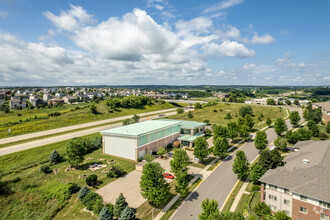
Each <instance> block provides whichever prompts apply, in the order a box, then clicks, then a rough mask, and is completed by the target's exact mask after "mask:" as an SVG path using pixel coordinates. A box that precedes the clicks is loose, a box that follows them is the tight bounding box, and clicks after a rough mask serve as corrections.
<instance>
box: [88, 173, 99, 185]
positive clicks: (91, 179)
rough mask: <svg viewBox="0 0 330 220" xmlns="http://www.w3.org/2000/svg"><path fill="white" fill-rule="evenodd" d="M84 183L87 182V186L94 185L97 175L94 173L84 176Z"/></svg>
mask: <svg viewBox="0 0 330 220" xmlns="http://www.w3.org/2000/svg"><path fill="white" fill-rule="evenodd" d="M86 184H87V185H88V186H92V187H95V186H96V184H97V175H95V174H92V175H89V176H88V177H87V178H86Z"/></svg>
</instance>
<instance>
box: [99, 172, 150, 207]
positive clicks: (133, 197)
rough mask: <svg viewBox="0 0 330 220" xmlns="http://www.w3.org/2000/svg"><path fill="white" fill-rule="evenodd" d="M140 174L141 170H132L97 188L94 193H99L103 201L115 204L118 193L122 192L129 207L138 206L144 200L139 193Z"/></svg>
mask: <svg viewBox="0 0 330 220" xmlns="http://www.w3.org/2000/svg"><path fill="white" fill-rule="evenodd" d="M141 176H142V172H141V171H138V170H134V171H132V172H130V173H128V174H127V175H126V176H124V177H121V178H119V179H117V180H116V181H113V182H112V183H109V184H108V185H106V186H104V187H102V188H100V189H98V190H97V191H96V193H98V194H100V195H101V196H102V197H103V200H104V201H105V202H111V203H112V204H115V203H116V199H117V198H118V196H119V194H120V193H123V194H124V196H125V198H126V201H127V203H128V205H129V207H132V208H138V207H139V206H140V205H142V203H144V202H145V201H146V200H145V199H144V198H143V197H142V196H141V193H140V179H141Z"/></svg>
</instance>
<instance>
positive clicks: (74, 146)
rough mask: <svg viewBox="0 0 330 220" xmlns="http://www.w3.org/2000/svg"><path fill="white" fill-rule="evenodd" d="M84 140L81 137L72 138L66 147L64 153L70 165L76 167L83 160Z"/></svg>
mask: <svg viewBox="0 0 330 220" xmlns="http://www.w3.org/2000/svg"><path fill="white" fill-rule="evenodd" d="M85 149H86V147H85V142H84V140H83V139H82V138H79V137H78V138H73V139H72V140H71V141H70V142H69V144H68V145H67V147H66V154H67V156H68V161H69V163H70V165H71V166H74V167H77V166H78V165H79V164H80V163H81V162H83V161H84V155H85V153H86V151H85Z"/></svg>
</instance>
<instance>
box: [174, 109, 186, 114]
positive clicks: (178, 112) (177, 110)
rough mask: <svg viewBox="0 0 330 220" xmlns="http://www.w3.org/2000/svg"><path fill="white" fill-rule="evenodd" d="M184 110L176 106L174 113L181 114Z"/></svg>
mask: <svg viewBox="0 0 330 220" xmlns="http://www.w3.org/2000/svg"><path fill="white" fill-rule="evenodd" d="M183 112H184V109H183V108H177V109H176V113H177V114H182V113H183Z"/></svg>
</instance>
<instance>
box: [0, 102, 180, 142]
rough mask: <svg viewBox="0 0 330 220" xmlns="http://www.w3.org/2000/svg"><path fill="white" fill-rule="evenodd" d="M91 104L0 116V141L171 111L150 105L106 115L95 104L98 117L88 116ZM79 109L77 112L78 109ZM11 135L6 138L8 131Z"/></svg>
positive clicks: (166, 105)
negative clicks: (23, 135) (108, 120)
mask: <svg viewBox="0 0 330 220" xmlns="http://www.w3.org/2000/svg"><path fill="white" fill-rule="evenodd" d="M91 104H92V103H82V104H78V105H71V104H65V105H63V106H60V107H53V108H40V109H32V110H31V109H23V110H16V111H13V113H8V114H5V113H3V112H0V138H5V137H10V136H16V135H21V134H27V133H32V132H38V131H44V130H49V129H55V128H60V127H65V126H70V125H77V124H82V123H87V122H93V121H98V120H104V119H110V118H116V117H121V116H126V115H133V114H139V113H144V112H150V111H157V110H163V109H169V108H174V106H173V105H172V104H169V103H164V104H161V103H160V102H153V104H152V105H146V106H145V107H143V108H139V109H133V108H118V109H116V110H115V111H113V112H112V113H110V112H109V110H108V106H107V105H106V100H104V101H100V102H99V103H96V104H95V105H96V107H97V111H98V112H99V113H100V114H96V115H95V114H92V113H91V111H90V107H89V106H90V105H91ZM78 107H79V108H78ZM53 112H60V113H61V115H60V116H53V117H51V116H48V113H53ZM9 128H10V129H11V134H10V135H9V134H8V129H9Z"/></svg>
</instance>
